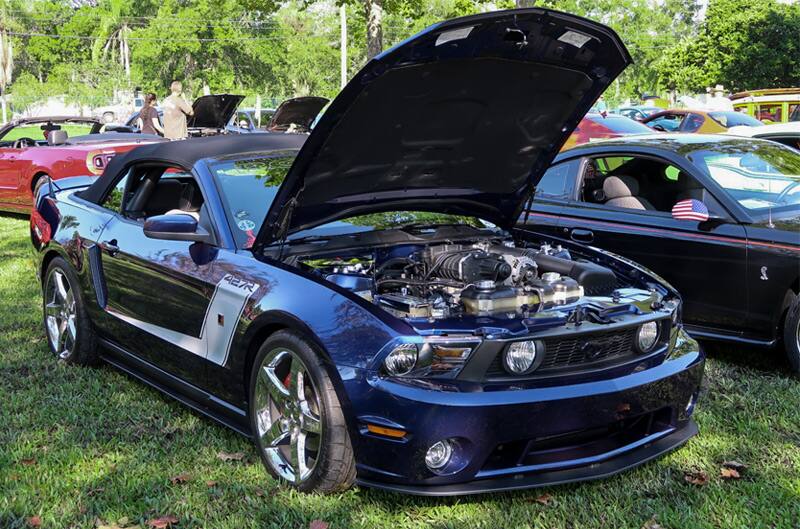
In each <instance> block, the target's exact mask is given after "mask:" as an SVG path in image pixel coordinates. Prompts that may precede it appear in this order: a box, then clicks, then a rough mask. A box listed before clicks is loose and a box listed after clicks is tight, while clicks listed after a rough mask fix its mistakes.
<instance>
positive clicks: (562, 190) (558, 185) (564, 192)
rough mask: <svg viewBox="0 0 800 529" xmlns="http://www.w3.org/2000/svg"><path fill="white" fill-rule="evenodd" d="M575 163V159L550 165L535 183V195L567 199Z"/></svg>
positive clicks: (571, 186)
mask: <svg viewBox="0 0 800 529" xmlns="http://www.w3.org/2000/svg"><path fill="white" fill-rule="evenodd" d="M577 163H578V161H577V160H570V161H568V162H563V163H560V164H558V165H554V166H552V167H550V169H548V170H547V172H545V173H544V176H542V179H541V180H540V181H539V183H538V184H536V194H535V197H536V198H551V199H560V200H566V199H568V198H569V195H570V192H571V190H572V188H573V182H574V179H575V169H576V166H577Z"/></svg>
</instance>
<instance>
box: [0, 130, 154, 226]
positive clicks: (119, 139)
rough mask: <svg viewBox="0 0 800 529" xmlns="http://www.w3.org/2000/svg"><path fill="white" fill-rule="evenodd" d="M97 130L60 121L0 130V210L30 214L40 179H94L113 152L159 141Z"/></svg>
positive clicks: (114, 153) (142, 136) (144, 135)
mask: <svg viewBox="0 0 800 529" xmlns="http://www.w3.org/2000/svg"><path fill="white" fill-rule="evenodd" d="M102 127H103V124H102V123H101V122H100V121H99V120H96V119H94V118H85V117H67V116H61V117H40V118H26V119H20V120H17V121H12V122H10V123H8V124H6V125H4V126H3V127H2V128H0V210H4V211H13V212H19V213H29V212H30V210H31V204H32V200H33V190H34V189H35V188H36V186H37V184H38V183H39V182H40V181H42V178H44V177H47V176H49V177H50V178H52V179H53V180H57V179H59V178H66V177H69V176H81V175H87V174H88V175H91V174H94V175H99V174H100V173H102V172H103V168H104V167H105V166H106V164H107V163H108V161H109V160H110V159H111V158H113V157H114V155H116V154H117V153H121V152H127V151H129V150H131V149H133V148H134V147H136V146H137V145H140V144H142V143H149V142H153V141H162V140H161V138H159V137H157V136H151V135H148V134H130V133H126V132H106V133H104V132H102ZM70 133H72V134H73V137H72V138H70V137H69V136H70Z"/></svg>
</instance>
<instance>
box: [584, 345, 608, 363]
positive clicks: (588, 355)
mask: <svg viewBox="0 0 800 529" xmlns="http://www.w3.org/2000/svg"><path fill="white" fill-rule="evenodd" d="M581 352H582V353H583V358H584V359H585V360H594V359H595V358H597V357H598V356H600V354H601V353H602V352H603V348H602V347H600V344H598V343H595V342H584V343H583V345H581Z"/></svg>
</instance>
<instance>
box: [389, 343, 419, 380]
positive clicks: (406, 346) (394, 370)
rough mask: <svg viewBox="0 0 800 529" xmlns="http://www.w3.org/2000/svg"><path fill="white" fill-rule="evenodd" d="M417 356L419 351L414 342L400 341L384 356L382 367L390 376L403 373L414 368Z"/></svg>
mask: <svg viewBox="0 0 800 529" xmlns="http://www.w3.org/2000/svg"><path fill="white" fill-rule="evenodd" d="M418 356H419V352H418V351H417V346H416V344H413V343H401V344H400V345H398V346H397V347H395V348H394V349H392V352H390V353H389V354H388V355H387V356H386V359H385V360H384V361H383V367H384V368H385V369H386V372H387V373H389V374H390V375H392V376H400V375H405V374H408V373H410V372H411V370H412V369H414V366H415V365H416V364H417V357H418Z"/></svg>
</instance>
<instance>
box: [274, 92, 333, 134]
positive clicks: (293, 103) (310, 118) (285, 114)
mask: <svg viewBox="0 0 800 529" xmlns="http://www.w3.org/2000/svg"><path fill="white" fill-rule="evenodd" d="M327 104H328V99H326V98H324V97H314V96H306V97H294V98H292V99H287V100H286V101H284V102H283V103H281V104H280V105H278V108H277V109H276V110H275V114H273V115H272V119H270V120H269V125H267V130H271V131H285V130H287V129H288V128H289V127H291V126H292V125H295V126H296V127H298V128H299V129H300V130H299V131H298V132H308V131H309V130H311V124H312V123H314V119H315V118H316V117H317V114H319V112H320V111H321V110H322V109H323V108H324V107H325V105H327Z"/></svg>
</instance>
